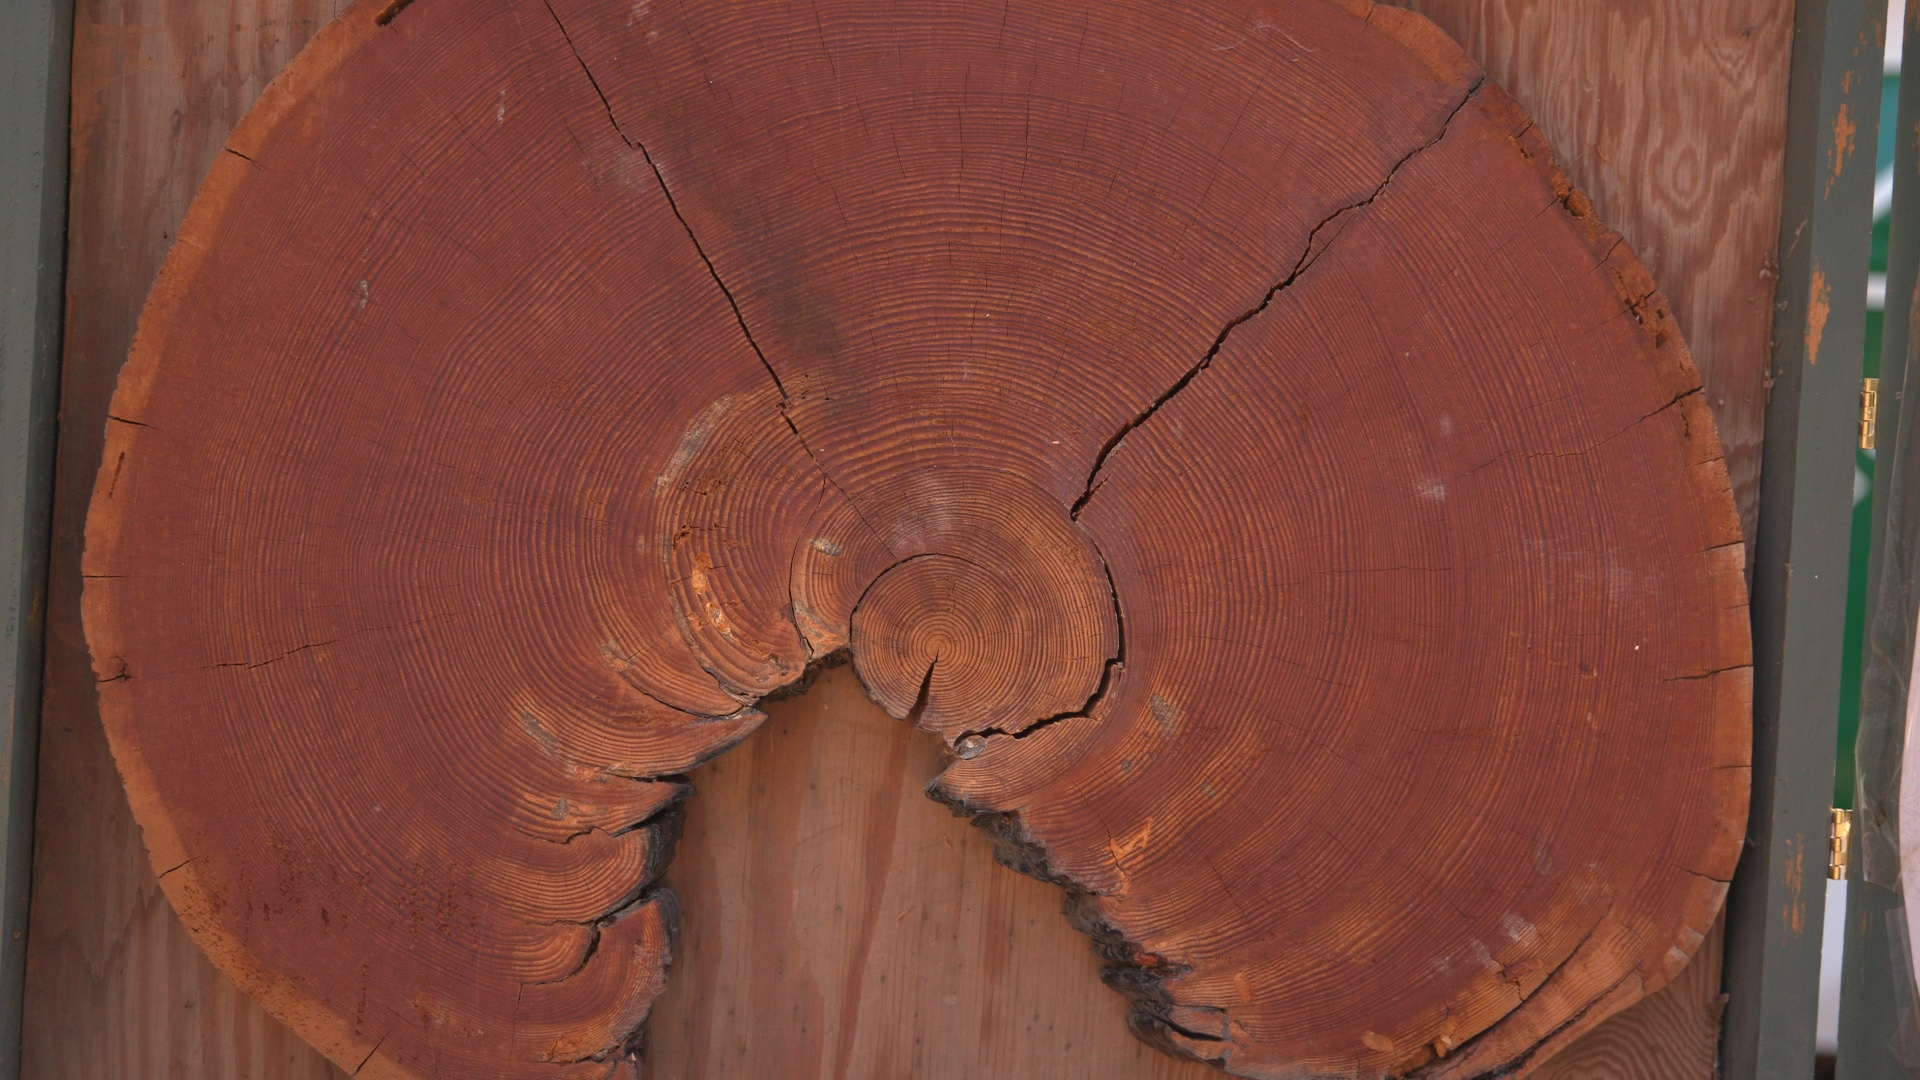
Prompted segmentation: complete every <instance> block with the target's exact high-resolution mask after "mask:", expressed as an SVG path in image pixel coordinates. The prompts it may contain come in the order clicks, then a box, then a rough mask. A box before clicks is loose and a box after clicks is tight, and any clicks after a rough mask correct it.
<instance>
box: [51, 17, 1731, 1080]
mask: <svg viewBox="0 0 1920 1080" xmlns="http://www.w3.org/2000/svg"><path fill="white" fill-rule="evenodd" d="M1191 7H1192V9H1191V10H1188V9H1186V6H1172V5H1165V4H1160V3H1153V2H1148V0H1110V2H1102V3H1097V4H1096V3H1090V2H1086V0H1078V2H1066V0H1045V2H1042V0H1021V2H1013V0H1009V2H1005V3H1000V4H985V3H979V2H976V0H968V2H952V0H935V2H929V3H922V4H915V5H911V6H901V5H896V4H891V3H881V2H879V0H819V2H818V3H813V4H808V5H796V4H785V3H778V2H775V0H753V2H746V3H729V4H718V3H708V4H668V3H664V2H661V0H619V2H613V0H531V2H529V0H473V2H468V0H419V2H418V3H415V4H411V5H405V4H404V0H402V2H398V3H396V2H392V0H377V2H376V0H368V2H365V3H361V4H359V5H357V6H356V7H354V8H353V9H352V10H351V11H349V12H348V14H347V15H345V16H344V17H343V18H342V19H341V20H340V21H339V22H337V23H335V24H334V25H332V26H331V27H329V28H328V29H327V30H325V31H324V32H323V33H322V34H321V35H320V36H319V37H318V38H317V39H316V40H315V42H314V44H313V45H312V46H310V47H309V48H308V49H307V51H306V52H304V53H303V54H302V56H301V57H300V59H299V60H298V61H297V62H296V63H295V64H294V65H293V66H292V67H291V68H289V69H288V71H287V72H286V73H285V74H283V75H282V76H281V77H280V78H279V79H278V80H276V81H275V82H274V84H273V85H272V86H271V88H270V89H269V90H268V91H267V93H266V95H265V97H264V98H263V99H262V101H261V102H260V104H259V105H258V106H256V108H255V109H254V110H253V112H252V113H251V115H250V116H249V117H248V119H247V121H246V122H245V123H244V124H243V125H242V126H241V127H240V129H239V130H238V131H236V132H235V134H234V136H233V138H232V140H231V142H230V144H229V146H228V153H226V154H224V155H222V157H221V160H220V161H219V163H218V164H217V165H216V166H215V168H214V169H213V171H212V172H211V174H210V175H209V176H208V178H207V180H206V183H205V186H204V187H203V188H202V191H201V193H200V196H199V197H198V199H197V200H196V202H195V204H194V207H193V210H192V212H191V214H190V215H189V218H188V221H187V224H186V226H185V227H184V228H183V230H182V232H181V234H180V238H179V240H178V242H177V244H176V246H175V248H174V250H173V253H172V255H171V256H170V258H169V260H168V262H167V265H166V267H165V269H164V270H163V272H162V274H161V276H160V278H159V280H158V282H157V283H156V284H155V286H154V290H153V293H152V295H151V297H150V299H149V301H148V305H147V308H146V311H145V314H144V316H143V319H142V321H141V325H140V330H139V333H138V335H137V337H136V340H135V344H134V349H133V355H132V357H131V358H130V360H129V362H128V365H127V368H126V371H125V373H124V375H123V377H122V380H121V383H120V387H119V390H118V392H117V394H116V396H115V399H114V407H113V412H112V419H111V421H110V424H109V428H108V431H107V448H106V453H105V456H104V459H103V461H104V465H103V468H102V470H101V474H100V477H99V481H98V484H97V487H96V489H95V495H94V501H93V506H92V511H91V516H90V519H89V526H88V546H87V553H86V560H85V572H86V574H87V577H88V581H87V587H86V599H85V610H86V619H87V629H88V637H89V641H90V644H91V646H92V649H93V654H94V659H95V669H96V674H97V676H98V678H99V680H100V698H101V709H102V715H103V717H104V718H105V721H106V725H107V730H108V733H109V736H110V738H111V740H112V743H113V747H114V752H115V755H116V759H117V761H118V763H119V766H120V768H121V771H122V774H123V776H124V778H125V780H126V783H127V787H128V791H129V794H130V796H131V799H132V803H133V806H134V810H135V812H136V814H137V815H138V817H139V819H140V821H141V824H142V826H143V827H144V829H145V831H146V837H147V842H148V846H149V848H150V851H151V853H152V857H153V860H154V863H155V865H156V867H157V869H158V870H159V871H160V873H161V881H162V884H163V886H164V887H165V889H166V892H167V895H168V896H169V898H170V899H171V900H172V902H173V904H174V905H175V907H176V908H177V909H178V910H179V911H180V914H181V916H182V918H183V919H184V921H185V923H186V925H187V927H188V929H189V931H190V932H191V933H192V934H193V935H194V937H195V939H196V940H197V941H198V942H199V944H200V945H201V946H202V947H203V948H205V949H206V950H207V952H208V953H209V955H210V956H212V958H213V959H214V961H215V962H216V963H217V964H218V965H219V966H220V967H221V968H222V969H223V970H224V971H226V972H227V973H228V974H229V975H231V976H232V977H233V978H235V979H236V980H237V981H238V982H239V983H240V985H241V986H243V987H244V988H245V989H246V990H247V991H248V992H249V993H250V994H252V995H253V996H255V997H256V998H257V999H258V1000H260V1001H261V1002H262V1003H263V1004H264V1005H265V1006H266V1007H267V1008H268V1009H269V1010H271V1011H272V1012H273V1013H274V1014H275V1015H277V1016H278V1017H280V1018H281V1019H282V1020H284V1021H286V1022H287V1023H288V1024H289V1025H291V1026H292V1027H293V1028H294V1030H296V1031H297V1032H299V1033H300V1034H301V1035H302V1036H303V1037H305V1038H307V1039H309V1040H310V1041H312V1042H313V1043H314V1044H315V1045H316V1046H318V1047H320V1048H321V1049H322V1050H323V1051H324V1052H326V1053H327V1054H328V1055H329V1056H331V1057H332V1058H333V1059H334V1060H336V1061H338V1062H340V1063H341V1064H343V1065H344V1066H346V1067H348V1068H349V1069H354V1070H357V1072H358V1074H359V1075H361V1076H365V1077H369V1078H375V1077H395V1078H410V1080H411V1078H428V1077H475V1076H486V1077H514V1078H518V1077H565V1078H603V1077H636V1076H638V1075H639V1074H640V1072H641V1070H642V1068H643V1058H644V1052H643V1051H644V1031H645V1027H644V1024H645V1019H646V1016H647V1012H648V1009H649V1008H650V1006H651V1003H652V1001H653V1000H654V998H655V996H657V995H658V993H659V992H660V989H661V987H662V986H663V985H664V980H665V979H666V978H667V977H668V967H669V963H670V957H671V950H672V940H673V934H674V926H675V910H674V900H673V897H672V894H671V893H670V891H668V890H666V889H664V888H663V887H661V886H659V885H658V883H657V880H658V878H659V875H660V874H661V872H662V870H663V868H664V867H665V865H666V864H667V861H668V860H669V859H670V857H671V854H672V848H673V843H674V840H675V838H676V836H677V832H678V826H677V822H678V814H679V807H680V805H681V803H682V801H683V800H684V799H685V798H686V797H687V796H688V794H689V791H690V785H689V784H688V782H687V780H686V774H687V773H688V772H689V771H690V770H692V769H693V768H694V767H696V766H697V765H699V764H700V763H702V762H704V761H707V760H710V759H712V758H713V757H714V756H715V755H718V754H720V753H723V752H724V751H726V750H727V749H728V748H729V747H731V746H733V745H735V744H736V743H738V742H739V741H740V740H741V739H743V738H745V737H746V736H748V735H749V734H750V733H751V732H752V731H753V729H754V727H755V726H756V725H757V724H758V723H759V722H760V721H761V719H762V714H761V713H760V711H759V710H758V708H757V707H756V706H757V704H758V703H759V702H761V701H762V700H764V699H766V698H767V697H769V696H771V695H780V694H786V693H792V692H795V691H796V690H798V689H800V688H801V687H803V686H804V685H805V682H806V680H807V678H808V676H809V674H810V673H811V672H812V671H815V670H817V669H818V667H819V666H820V665H822V664H825V663H830V662H835V661H837V660H840V659H847V658H850V659H851V661H852V663H853V664H854V666H855V669H856V670H857V672H858V674H859V676H860V678H861V681H862V683H863V684H864V686H865V687H866V689H867V691H868V693H869V694H871V695H872V697H873V698H874V699H875V700H876V701H877V702H878V703H879V704H880V705H882V706H883V707H884V708H885V709H886V710H887V711H888V712H889V713H891V714H892V715H894V716H896V717H899V718H901V719H906V720H911V721H912V722H914V723H916V724H918V725H919V726H920V727H922V728H924V729H925V730H927V731H929V732H931V733H933V734H934V735H935V736H937V737H938V738H939V739H940V740H941V741H942V743H943V744H944V745H945V746H946V747H947V748H948V750H949V751H950V754H951V761H950V764H949V765H948V766H947V768H946V769H945V771H944V772H943V773H942V774H941V775H940V777H939V778H938V779H937V781H936V782H935V784H934V785H933V787H932V788H931V793H932V794H933V795H934V796H935V797H937V798H939V799H942V800H944V801H946V802H947V803H949V804H950V805H952V806H953V807H954V808H955V809H956V810H957V811H959V812H963V813H966V814H970V815H974V816H975V817H976V819H977V820H978V821H979V822H980V823H981V824H983V825H984V826H985V827H987V828H988V829H989V830H990V831H992V832H993V833H994V834H995V836H996V837H997V838H998V839H999V841H1000V847H1001V852H1002V858H1003V860H1004V861H1006V862H1008V863H1009V864H1010V865H1013V866H1015V867H1017V868H1019V869H1022V870H1024V871H1027V872H1029V873H1033V874H1037V875H1039V876H1042V877H1044V878H1047V879H1048V880H1052V881H1056V882H1058V883H1059V884H1060V885H1062V886H1063V887H1064V888H1065V889H1066V891H1067V894H1068V897H1069V909H1070V912H1071V915H1072V917H1073V918H1074V919H1075V921H1076V923H1077V924H1078V925H1080V926H1081V927H1082V928H1083V929H1086V930H1087V931H1088V932H1089V933H1090V934H1092V935H1093V937H1094V939H1095V942H1096V945H1097V947H1098V948H1099V949H1101V950H1102V952H1103V954H1104V955H1105V957H1106V959H1107V961H1108V964H1109V966H1108V978H1109V982H1110V983H1111V984H1112V985H1114V986H1115V987H1117V988H1118V989H1120V990H1122V991H1123V992H1125V993H1127V994H1128V995H1129V996H1131V997H1132V998H1133V999H1134V1010H1133V1021H1132V1026H1133V1029H1134V1031H1135V1032H1136V1034H1138V1035H1140V1036H1141V1037H1143V1038H1145V1039H1147V1040H1149V1041H1150V1042H1153V1043H1154V1044H1155V1045H1158V1046H1160V1047H1162V1048H1164V1049H1167V1050H1169V1051H1171V1052H1174V1053H1178V1054H1184V1055H1188V1056H1192V1057H1197V1058H1200V1059H1203V1060H1208V1061H1214V1062H1217V1063H1219V1064H1221V1065H1222V1066H1224V1067H1225V1068H1226V1069H1227V1070H1228V1071H1230V1072H1233V1073H1236V1074H1239V1075H1245V1076H1255V1077H1303V1076H1313V1077H1377V1076H1385V1075H1405V1074H1409V1073H1422V1074H1426V1075H1433V1076H1444V1077H1470V1076H1484V1075H1509V1074H1513V1073H1518V1072H1524V1071H1526V1070H1527V1069H1529V1068H1531V1067H1533V1066H1535V1065H1537V1064H1539V1063H1540V1062H1541V1061H1543V1060H1545V1058H1546V1056H1547V1055H1549V1054H1551V1053H1552V1052H1553V1051H1554V1050H1555V1049H1557V1048H1558V1047H1560V1046H1562V1045H1565V1044H1566V1043H1567V1042H1569V1041H1571V1040H1572V1039H1573V1038H1574V1037H1576V1036H1577V1035H1578V1034H1579V1033H1581V1032H1582V1031H1584V1030H1586V1029H1588V1028H1590V1027H1591V1026H1593V1025H1594V1024H1596V1023H1598V1022H1599V1021H1600V1020H1601V1019H1604V1018H1605V1017H1606V1016H1608V1015H1610V1014H1612V1013H1614V1012H1617V1011H1618V1010H1620V1009H1622V1008H1624V1007H1626V1006H1628V1005H1630V1004H1632V1003H1633V1002H1634V1001H1636V1000H1638V999H1639V998H1640V997H1642V996H1643V995H1645V994H1646V993H1648V992H1651V991H1652V990H1654V989H1656V988H1657V987H1659V986H1660V985H1662V984H1664V983H1665V982H1666V981H1667V980H1668V979H1670V978H1672V977H1673V975H1674V974H1675V973H1676V972H1678V971H1679V970H1680V969H1681V967H1682V966H1684V965H1685V964H1686V962H1687V960H1688V959H1689V957H1690V956H1691V955H1692V953H1693V952H1694V950H1695V949H1696V948H1697V947H1698V945H1699V943H1700V941H1701V940H1702V934H1703V933H1704V932H1705V931H1706V930H1707V929H1708V927H1709V926H1710V925H1711V923H1712V921H1713V918H1714V916H1715V914H1716V912H1717V911H1718V909H1719V906H1720V903H1721V899H1722V897H1723V895H1724V892H1725V881H1726V879H1727V878H1728V877H1730V876H1731V873H1732V870H1733V866H1734V862H1735V859H1736V858H1737V855H1738V850H1739V844H1740V838H1741V835H1742V831H1743V827H1744V821H1745V814H1746V798H1747V784H1748V772H1747V766H1748V760H1749V731H1748V713H1749V699H1750V669H1749V663H1750V650H1749V643H1748V636H1747V626H1746V595H1745V588H1744V582H1743V568H1742V549H1741V543H1740V529H1739V521H1738V518H1737V516H1736V514H1735V511H1734V504H1733V500H1732V498H1731V495H1730V493H1729V491H1728V486H1727V473H1726V469H1725V466H1724V463H1723V461H1722V452H1721V448H1720V444H1719V441H1718V439H1717V437H1716V436H1715V433H1714V429H1713V423H1712V419H1711V417H1710V416H1709V414H1708V411H1707V408H1706V405H1705V403H1704V402H1703V401H1702V399H1701V395H1700V392H1699V390H1700V386H1699V379H1698V377H1697V375H1696V373H1695V371H1694V368H1693V365H1692V363H1691V361H1690V359H1689V357H1688V354H1687V351H1686V346H1685V344H1684V343H1683V342H1682V340H1681V337H1680V334H1679V332H1678V329H1677V328H1676V327H1675V325H1674V323H1673V319H1672V316H1671V314H1670V312H1669V310H1668V307H1667V304H1666V302H1665V300H1664V299H1663V298H1662V296H1661V294H1660V293H1659V292H1658V290H1657V289H1656V288H1655V287H1654V285H1653V283H1652V282H1651V281H1650V280H1649V279H1648V276H1647V274H1646V273H1645V271H1644V270H1643V269H1642V268H1641V266H1640V264H1639V263H1638V262H1637V261H1636V260H1635V259H1634V257H1633V255H1632V254H1631V253H1630V252H1629V251H1628V250H1627V248H1626V247H1625V246H1624V245H1623V244H1622V243H1621V241H1620V238H1619V237H1618V236H1617V235H1615V234H1613V233H1611V232H1609V231H1608V230H1607V229H1606V228H1605V227H1604V226H1603V225H1601V224H1600V223H1599V222H1597V221H1596V220H1595V219H1594V217H1593V215H1592V212H1591V208H1590V206H1589V205H1588V204H1587V202H1586V200H1585V199H1584V197H1583V196H1582V195H1581V194H1580V193H1579V192H1577V191H1575V190H1572V189H1571V188H1570V187H1569V186H1568V184H1567V182H1566V180H1565V179H1564V177H1563V176H1562V175H1561V174H1560V173H1559V172H1558V171H1557V170H1556V169H1555V167H1554V166H1553V164H1552V161H1551V158H1550V155H1549V153H1548V151H1547V149H1546V144H1545V142H1544V141H1543V140H1542V139H1541V137H1540V136H1539V134H1538V133H1537V132H1536V131H1534V129H1533V127H1532V125H1531V124H1530V122H1529V121H1528V120H1527V118H1526V117H1525V116H1524V115H1523V114H1522V112H1521V111H1520V110H1519V109H1518V108H1517V107H1516V106H1515V105H1514V103H1513V102H1512V101H1511V99H1509V98H1508V97H1507V96H1506V94H1505V93H1503V92H1502V91H1501V90H1500V89H1499V88H1498V87H1497V86H1495V85H1493V84H1492V83H1491V82H1489V81H1488V80H1487V79H1486V78H1485V76H1484V75H1483V74H1482V73H1481V72H1480V71H1479V69H1478V68H1476V67H1475V66H1474V65H1473V64H1472V63H1471V62H1470V61H1468V60H1467V58H1466V57H1465V56H1464V55H1463V54H1462V53H1461V52H1460V51H1459V49H1458V48H1457V47H1456V46H1455V45H1454V44H1453V43H1452V42H1451V41H1450V40H1448V39H1447V38H1446V37H1445V36H1444V35H1443V34H1442V33H1440V32H1439V31H1438V30H1436V29H1435V28H1434V27H1433V26H1432V25H1431V24H1429V23H1427V22H1426V21H1425V20H1424V19H1422V18H1420V17H1419V16H1416V15H1412V14H1409V13H1407V12H1404V11H1401V10H1398V9H1395V8H1389V7H1377V6H1374V5H1372V4H1369V3H1366V2H1364V0H1352V2H1348V0H1293V2H1284V3H1283V2H1277V0H1268V2H1260V0H1233V2H1222V3H1217V4H1207V5H1193V6H1191Z"/></svg>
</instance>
